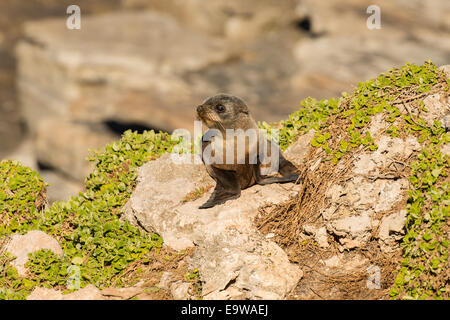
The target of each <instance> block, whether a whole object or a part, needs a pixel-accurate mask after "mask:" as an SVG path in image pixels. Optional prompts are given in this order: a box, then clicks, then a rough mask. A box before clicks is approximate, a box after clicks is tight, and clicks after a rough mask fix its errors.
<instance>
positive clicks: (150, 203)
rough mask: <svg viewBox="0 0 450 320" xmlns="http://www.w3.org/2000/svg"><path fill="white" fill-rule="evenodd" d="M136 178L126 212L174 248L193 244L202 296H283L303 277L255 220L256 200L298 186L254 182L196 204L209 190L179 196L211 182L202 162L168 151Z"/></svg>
mask: <svg viewBox="0 0 450 320" xmlns="http://www.w3.org/2000/svg"><path fill="white" fill-rule="evenodd" d="M138 181H139V182H138V184H137V186H136V189H135V191H134V193H133V194H132V196H131V198H130V200H129V201H128V203H127V204H126V206H125V208H124V213H125V217H126V218H127V219H128V220H129V221H131V222H132V223H135V224H137V225H140V226H142V227H143V228H145V229H146V230H147V231H153V232H157V233H158V234H160V235H161V236H162V237H163V239H164V242H165V244H166V245H168V246H170V247H172V248H174V249H176V250H182V249H184V248H187V247H192V246H194V244H195V246H196V248H197V249H196V251H195V254H194V258H193V260H192V261H191V264H192V265H195V267H198V269H199V273H200V275H201V278H202V281H203V294H204V297H205V299H220V298H222V297H229V298H232V297H236V294H237V293H239V294H238V296H239V295H241V296H242V297H245V298H249V299H282V298H283V297H285V296H286V294H288V293H289V292H290V291H291V290H292V289H293V288H294V287H295V285H296V284H297V282H298V280H299V279H300V278H301V276H302V271H301V270H300V269H299V268H298V267H297V266H295V265H293V264H291V263H290V262H289V260H288V258H287V256H286V254H285V253H284V252H283V250H282V249H281V248H279V247H278V246H277V245H276V244H275V243H273V242H272V241H270V239H267V238H265V237H264V236H263V235H261V234H260V233H259V232H258V231H257V230H256V228H255V227H254V224H253V220H254V218H255V216H256V215H257V213H258V208H259V207H260V206H262V205H264V204H268V203H275V204H276V203H281V202H283V201H286V200H288V199H289V197H290V196H293V195H295V194H296V192H297V191H296V190H297V188H298V186H296V185H294V184H285V185H278V184H273V185H268V186H259V185H256V186H253V187H251V188H248V189H246V190H242V194H241V197H240V198H238V199H236V200H231V201H227V202H226V203H225V204H222V205H218V206H216V207H214V208H210V209H206V210H200V209H198V207H199V206H200V205H201V204H202V203H203V202H205V201H206V200H207V199H208V197H209V195H210V193H211V191H209V192H208V194H206V195H204V196H202V197H201V198H200V199H197V200H194V201H191V202H186V203H183V199H184V197H185V196H186V194H188V193H190V192H192V191H194V190H195V189H196V188H198V187H202V186H207V185H209V184H212V185H214V184H215V183H214V182H212V180H211V178H210V177H209V176H208V174H207V173H206V170H205V167H204V165H202V164H200V165H195V164H175V163H174V162H173V161H172V159H171V155H164V156H162V157H161V158H159V159H157V160H154V161H151V162H149V163H147V164H145V165H144V166H143V167H142V168H141V169H140V171H139V178H138Z"/></svg>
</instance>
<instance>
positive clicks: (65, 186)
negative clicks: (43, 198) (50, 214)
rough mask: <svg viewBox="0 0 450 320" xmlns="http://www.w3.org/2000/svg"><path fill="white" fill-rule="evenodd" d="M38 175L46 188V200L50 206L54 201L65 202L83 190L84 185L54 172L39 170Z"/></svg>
mask: <svg viewBox="0 0 450 320" xmlns="http://www.w3.org/2000/svg"><path fill="white" fill-rule="evenodd" d="M39 174H40V175H41V177H42V179H44V181H45V182H46V183H48V184H49V186H47V188H46V190H47V199H48V202H49V203H50V204H51V203H53V202H55V201H67V200H69V199H70V198H71V197H73V196H76V195H78V193H79V192H82V191H83V190H84V185H83V184H82V183H81V182H79V181H76V180H73V179H71V178H69V177H67V176H66V175H64V174H61V173H59V172H57V171H54V170H40V172H39Z"/></svg>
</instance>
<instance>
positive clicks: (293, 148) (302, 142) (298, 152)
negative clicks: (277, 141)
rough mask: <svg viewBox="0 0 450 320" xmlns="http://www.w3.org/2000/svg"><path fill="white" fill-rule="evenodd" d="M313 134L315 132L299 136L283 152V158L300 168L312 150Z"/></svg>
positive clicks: (311, 131)
mask: <svg viewBox="0 0 450 320" xmlns="http://www.w3.org/2000/svg"><path fill="white" fill-rule="evenodd" d="M315 134H316V131H315V130H310V131H308V133H306V134H303V135H301V136H299V137H298V139H297V140H296V141H295V142H294V143H292V144H291V145H290V146H289V147H288V148H287V149H286V150H285V151H284V152H283V154H284V156H285V157H286V158H288V159H289V160H290V161H291V162H292V163H294V164H295V165H296V166H298V167H301V165H302V164H303V160H304V158H305V157H306V155H307V154H308V152H309V151H310V150H311V148H312V146H311V141H312V139H313V138H314V135H315ZM312 171H313V170H312Z"/></svg>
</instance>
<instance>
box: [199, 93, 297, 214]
mask: <svg viewBox="0 0 450 320" xmlns="http://www.w3.org/2000/svg"><path fill="white" fill-rule="evenodd" d="M197 116H198V118H199V119H200V120H201V121H202V123H203V124H205V125H206V126H207V127H208V128H209V130H207V131H206V132H205V134H204V135H203V137H202V155H201V157H202V160H203V163H204V164H205V166H206V170H207V172H208V173H209V175H210V176H211V178H213V179H214V180H215V181H216V187H215V189H214V191H213V193H212V195H211V197H210V198H209V199H208V201H206V202H205V203H204V204H203V205H202V206H200V209H206V208H212V207H214V206H216V205H218V204H222V203H224V202H225V201H227V200H230V199H236V198H238V197H239V196H240V195H241V189H245V188H248V187H250V186H252V185H254V184H260V185H265V184H270V183H287V182H298V174H299V171H298V169H297V168H296V167H295V166H294V165H293V164H292V163H291V162H290V161H288V160H286V159H285V158H284V156H283V154H282V153H281V150H280V149H279V148H278V146H277V145H276V143H273V142H271V141H270V140H268V139H266V138H265V137H264V136H263V134H262V131H261V130H260V129H259V128H258V126H257V124H256V121H255V120H254V119H253V117H252V116H251V115H250V113H249V110H248V107H247V105H246V104H245V102H244V101H243V100H242V99H240V98H238V97H235V96H232V95H227V94H218V95H216V96H213V97H211V98H208V99H206V100H205V101H204V102H203V103H202V104H201V105H199V106H198V107H197ZM229 133H232V134H231V135H230V134H229ZM239 139H241V140H240V141H239ZM242 139H244V140H242ZM247 141H248V143H247ZM239 143H240V146H239ZM208 148H209V151H211V150H213V151H211V152H210V153H211V156H209V157H208V156H206V157H205V150H208ZM227 151H228V154H227ZM272 155H273V156H274V157H272ZM274 162H275V163H276V164H278V166H276V167H275V169H278V170H277V172H278V173H280V174H281V176H268V175H262V174H261V169H263V168H266V169H267V166H268V164H269V163H270V164H271V165H272V164H273V163H274Z"/></svg>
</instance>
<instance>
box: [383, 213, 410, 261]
mask: <svg viewBox="0 0 450 320" xmlns="http://www.w3.org/2000/svg"><path fill="white" fill-rule="evenodd" d="M406 215H407V212H406V210H400V211H399V212H397V213H393V214H391V215H389V216H387V217H384V218H383V220H382V221H381V224H380V227H379V231H378V237H379V238H380V244H381V249H382V250H383V251H385V252H391V251H393V250H395V249H397V248H398V241H399V240H401V239H402V238H403V234H404V228H405V221H406ZM396 242H397V245H396Z"/></svg>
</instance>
